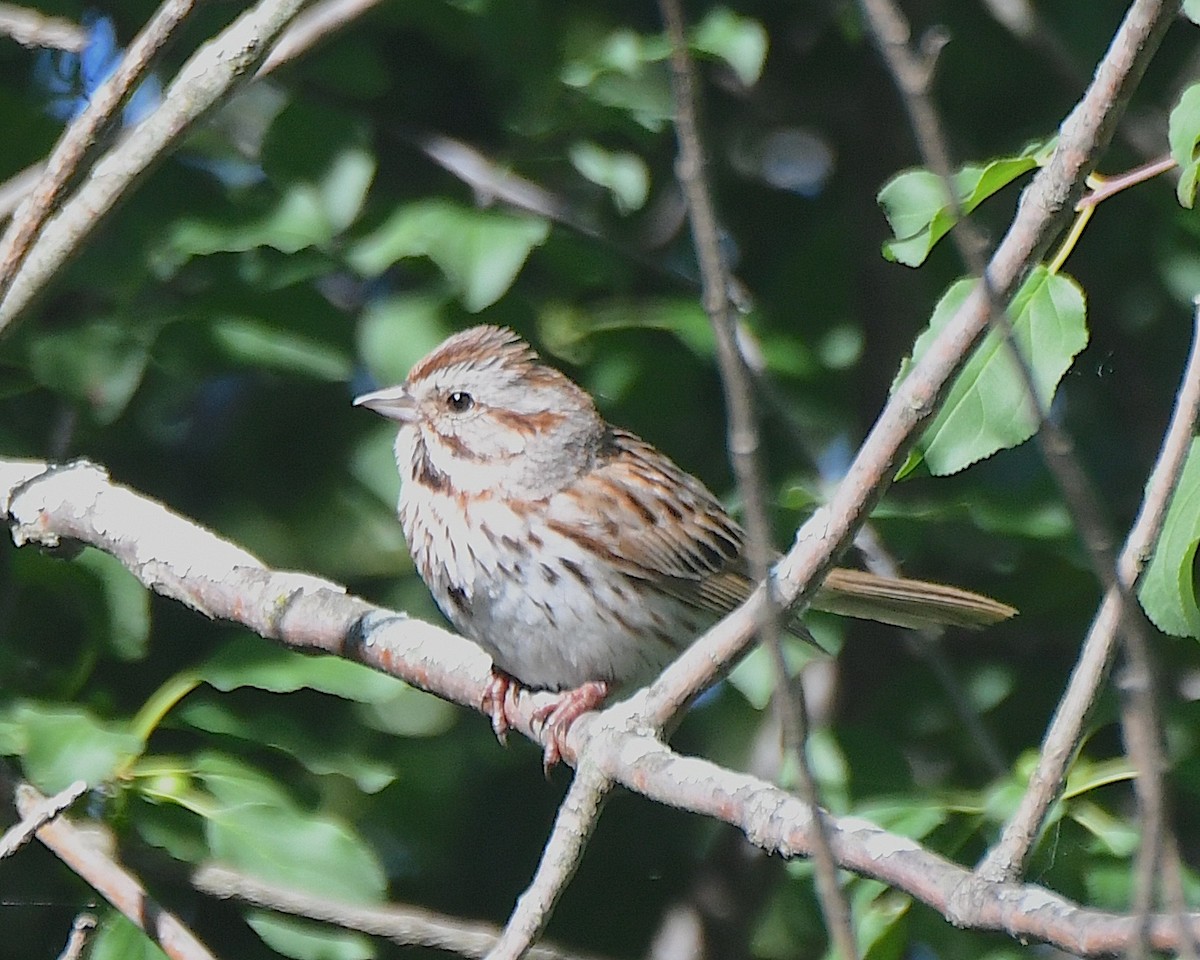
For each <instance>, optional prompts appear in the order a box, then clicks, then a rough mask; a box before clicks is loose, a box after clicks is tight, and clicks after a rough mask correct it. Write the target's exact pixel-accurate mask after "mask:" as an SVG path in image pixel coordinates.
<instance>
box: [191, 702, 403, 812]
mask: <svg viewBox="0 0 1200 960" xmlns="http://www.w3.org/2000/svg"><path fill="white" fill-rule="evenodd" d="M178 717H179V719H180V720H182V721H183V722H184V723H188V724H190V725H191V726H193V727H195V728H197V729H198V730H204V731H206V732H208V733H215V734H221V735H223V736H231V737H237V738H238V739H241V740H246V741H248V742H249V743H254V744H262V745H265V746H269V747H273V748H274V749H276V750H279V751H281V752H283V753H286V754H288V755H289V756H292V757H295V758H296V759H297V760H298V761H299V762H300V763H302V764H303V765H304V767H305V769H307V770H309V771H311V772H312V773H315V774H317V775H318V776H325V775H327V774H337V775H339V776H343V777H346V778H347V779H349V780H353V781H354V783H355V784H356V785H357V786H358V788H359V789H360V790H362V791H364V792H365V793H378V792H379V791H380V790H382V789H383V788H384V787H386V786H388V785H389V784H390V783H392V781H394V780H395V779H396V772H395V768H394V767H393V766H391V765H389V764H387V763H384V762H382V761H379V760H375V759H373V758H371V757H369V756H366V755H364V754H363V753H362V752H361V751H360V750H359V749H357V745H356V744H355V731H353V730H347V729H345V727H346V724H344V723H340V722H336V721H335V722H333V723H330V722H323V723H318V724H317V728H316V729H314V726H313V724H312V723H306V722H305V721H304V719H303V718H302V717H298V716H296V715H294V714H292V713H288V712H285V711H275V710H264V709H263V708H262V706H261V705H259V706H258V707H257V708H256V709H255V710H254V711H253V712H251V713H238V712H237V711H236V709H235V707H234V706H233V705H232V704H229V703H225V702H213V701H197V700H192V701H189V702H187V703H185V704H184V705H183V706H182V707H181V708H180V710H179V711H178ZM359 733H360V735H361V729H360V731H359Z"/></svg>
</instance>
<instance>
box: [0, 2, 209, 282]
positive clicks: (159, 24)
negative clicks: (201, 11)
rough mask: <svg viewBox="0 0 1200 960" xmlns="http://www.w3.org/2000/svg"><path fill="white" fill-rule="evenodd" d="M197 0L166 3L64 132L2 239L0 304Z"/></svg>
mask: <svg viewBox="0 0 1200 960" xmlns="http://www.w3.org/2000/svg"><path fill="white" fill-rule="evenodd" d="M195 6H196V0H164V3H163V5H162V6H161V7H159V8H158V10H157V11H156V12H155V14H154V16H153V17H151V18H150V20H149V21H148V22H147V23H146V25H145V26H144V27H143V28H142V30H141V32H140V33H139V34H138V35H137V36H136V37H135V38H134V40H133V43H131V44H130V45H129V49H128V50H126V51H125V55H124V56H123V57H122V58H121V62H120V63H119V64H118V65H117V68H116V69H115V70H114V71H113V72H112V73H111V74H110V75H109V77H108V79H106V80H105V81H104V82H103V83H102V84H100V86H99V88H98V89H97V90H96V91H95V92H94V93H92V94H91V96H90V97H89V98H88V104H87V106H86V107H85V108H84V110H83V112H82V113H80V114H79V116H77V117H76V118H75V119H74V120H72V121H71V123H70V124H69V125H68V126H67V128H66V130H64V131H63V133H62V136H61V137H59V138H58V143H57V144H55V146H54V149H53V150H52V151H51V152H50V156H49V158H48V159H47V160H46V166H45V168H44V170H43V171H42V176H41V179H40V180H39V181H38V183H37V186H35V187H34V188H33V190H32V191H30V193H29V194H28V196H26V198H25V200H24V201H23V202H22V203H21V205H20V206H19V207H18V208H17V212H16V214H15V215H14V216H13V219H12V223H10V224H9V225H8V229H7V230H6V231H5V232H4V237H3V239H0V302H3V298H4V295H5V293H7V291H8V288H9V287H10V286H11V285H12V280H13V277H14V276H15V275H16V272H17V270H18V269H20V266H21V263H22V261H23V260H24V259H25V257H26V255H27V254H28V253H29V248H30V245H31V244H32V243H33V240H34V238H35V237H36V236H37V234H38V231H39V230H41V228H42V225H43V224H45V222H46V220H47V219H49V217H50V214H51V213H53V212H54V207H55V205H56V204H57V203H58V200H59V198H60V197H61V196H62V194H63V191H64V190H66V188H67V184H68V183H69V182H70V181H71V179H72V178H74V177H75V175H76V174H77V173H78V171H79V169H80V167H81V165H82V163H83V159H84V157H85V155H86V154H87V153H88V151H90V150H91V149H93V148H94V147H95V145H96V143H97V142H98V141H99V139H100V134H101V132H102V131H103V130H104V129H105V128H106V127H107V126H108V125H109V124H110V123H111V122H112V121H113V118H114V117H116V115H117V111H118V110H120V109H121V104H123V103H124V102H125V101H126V100H127V99H129V97H130V96H131V95H132V94H133V91H134V90H136V89H137V86H138V84H139V83H141V82H142V80H143V79H144V78H145V77H146V75H147V74H148V73H149V72H150V66H151V64H153V63H154V61H155V59H156V58H157V57H158V55H159V54H160V53H161V52H162V50H163V48H164V47H165V46H166V45H167V43H169V42H170V41H171V40H172V39H173V38H174V36H175V34H176V33H177V32H178V30H179V27H180V24H182V23H183V21H184V20H185V19H186V18H187V17H188V15H189V14H190V13H191V12H192V10H193V9H195Z"/></svg>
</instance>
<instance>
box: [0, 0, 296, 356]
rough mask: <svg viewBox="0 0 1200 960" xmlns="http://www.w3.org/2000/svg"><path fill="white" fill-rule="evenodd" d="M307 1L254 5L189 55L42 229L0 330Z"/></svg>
mask: <svg viewBox="0 0 1200 960" xmlns="http://www.w3.org/2000/svg"><path fill="white" fill-rule="evenodd" d="M306 2H307V0H259V3H258V4H256V5H255V6H253V7H251V8H250V9H249V10H247V11H246V12H245V13H243V14H242V15H241V16H240V17H238V19H237V20H235V21H234V22H233V23H232V24H230V25H229V26H228V27H226V28H225V30H223V31H222V32H221V33H220V34H219V35H218V36H217V37H216V38H214V39H213V40H211V41H209V42H208V43H207V44H205V45H204V46H202V47H201V48H200V49H199V50H197V51H196V52H195V53H194V54H193V55H192V56H191V58H190V59H189V60H188V61H187V63H185V64H184V66H183V67H182V69H180V71H179V73H178V74H177V75H176V77H175V80H174V81H173V82H172V83H171V86H170V87H169V89H168V90H167V92H166V93H165V94H164V97H163V102H162V104H161V105H160V106H159V107H158V109H157V110H155V111H154V112H153V113H152V114H151V115H150V116H149V117H147V118H146V119H145V120H143V121H142V122H141V123H140V124H139V125H138V126H137V127H135V128H133V129H132V130H130V131H129V132H128V133H127V134H126V135H125V136H124V137H123V138H122V139H121V140H120V141H119V142H118V143H117V144H116V145H115V146H114V147H113V148H112V149H111V150H109V151H108V153H106V154H105V155H104V156H103V157H102V158H101V159H100V160H99V161H98V162H97V163H96V165H95V166H94V167H93V168H92V171H91V176H89V178H88V179H87V180H86V181H85V182H84V183H83V185H82V186H81V187H80V188H79V189H78V190H76V191H75V193H74V194H72V195H71V196H70V197H69V198H68V199H67V200H66V201H65V202H64V203H63V204H62V206H61V207H60V208H59V210H58V212H57V213H56V214H55V215H54V216H53V217H52V218H51V219H50V220H49V221H47V223H46V225H45V226H44V227H43V228H42V231H41V233H40V235H39V236H38V238H37V240H36V241H35V242H34V244H33V246H32V247H31V248H30V250H29V252H28V254H27V255H26V257H25V260H24V263H23V265H22V267H21V268H20V270H18V271H17V273H16V275H15V276H14V277H13V280H12V285H11V286H10V287H9V289H8V291H7V293H6V294H5V296H4V298H3V299H0V333H2V332H3V331H4V329H5V328H7V327H8V325H9V324H10V323H12V321H13V319H14V318H15V317H16V316H17V315H18V314H19V313H20V312H21V311H22V310H23V309H24V308H25V307H26V306H28V305H29V303H30V302H31V301H32V300H33V298H34V297H35V296H36V295H37V294H38V293H40V292H41V291H42V289H43V288H44V287H45V285H46V284H47V283H48V282H49V281H50V279H51V278H52V277H53V276H54V275H55V273H56V272H57V271H58V269H59V267H61V266H62V264H63V263H64V261H66V259H67V257H68V256H70V255H71V254H72V253H73V252H74V251H75V250H77V249H78V248H79V246H80V245H81V244H82V243H83V241H84V239H85V238H86V237H87V236H89V235H90V233H91V232H92V230H94V229H95V228H96V227H97V226H98V225H99V224H100V223H101V222H102V221H103V220H104V217H105V215H106V214H107V213H109V212H110V211H111V210H112V209H113V207H114V206H115V205H116V203H117V201H118V200H119V199H120V198H121V197H123V196H124V195H125V193H126V192H127V191H128V190H129V189H131V188H132V186H133V184H134V183H135V182H136V181H137V179H138V178H139V177H141V176H142V175H143V174H144V173H145V172H146V170H147V169H148V168H149V167H150V165H151V164H152V163H153V162H154V161H156V160H158V159H160V158H161V157H162V156H163V155H164V154H165V153H166V152H167V151H168V150H170V149H171V147H172V146H174V145H175V144H176V143H177V142H178V141H179V140H180V138H181V137H182V136H183V135H184V133H186V132H187V131H188V130H189V129H190V128H191V127H192V126H193V125H194V124H195V123H196V122H197V121H198V120H200V119H201V118H202V117H203V116H205V115H206V114H207V113H208V112H209V111H210V110H212V109H214V108H215V107H216V106H217V105H218V104H220V103H221V102H222V101H223V100H224V99H225V98H227V97H228V96H229V95H230V93H232V91H233V90H234V89H235V88H236V86H237V84H238V83H239V81H243V80H244V79H246V78H247V77H248V76H249V75H250V73H251V71H253V70H254V69H255V67H257V66H258V64H259V63H260V62H261V61H262V59H263V58H264V57H265V56H266V55H267V52H268V51H269V49H270V46H271V44H272V43H273V42H274V40H275V38H276V37H278V36H279V35H280V33H282V32H283V30H284V28H285V27H286V26H287V25H288V24H289V23H290V22H291V21H292V19H293V18H294V17H295V16H296V14H297V13H298V12H299V11H300V10H301V9H302V8H303V7H304V5H305V3H306Z"/></svg>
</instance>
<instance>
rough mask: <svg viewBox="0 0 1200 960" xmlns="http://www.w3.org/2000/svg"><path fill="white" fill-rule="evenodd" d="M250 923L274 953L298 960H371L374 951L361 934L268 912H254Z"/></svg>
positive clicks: (250, 916)
mask: <svg viewBox="0 0 1200 960" xmlns="http://www.w3.org/2000/svg"><path fill="white" fill-rule="evenodd" d="M246 923H248V924H249V925H250V926H251V927H252V928H253V930H254V932H255V933H257V934H258V935H259V936H260V937H262V940H263V943H265V944H266V945H267V946H268V947H270V948H271V949H272V950H274V951H276V952H277V953H281V954H283V955H284V956H285V957H296V958H297V960H370V958H371V957H374V956H375V947H374V945H373V944H372V943H371V941H370V940H369V939H368V938H367V937H365V936H363V935H362V934H361V933H352V932H351V931H349V930H342V929H340V928H338V927H331V926H326V925H324V924H320V923H314V922H313V921H311V920H301V919H299V918H298V917H285V916H282V915H281V914H278V913H268V912H266V911H265V910H251V911H249V912H248V913H247V914H246Z"/></svg>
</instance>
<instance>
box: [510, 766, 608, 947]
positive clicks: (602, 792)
mask: <svg viewBox="0 0 1200 960" xmlns="http://www.w3.org/2000/svg"><path fill="white" fill-rule="evenodd" d="M611 789H612V782H611V781H610V780H608V778H606V777H605V776H604V775H603V774H601V773H600V771H599V770H598V769H597V768H596V766H595V765H594V764H593V763H591V762H590V761H589V760H588V759H587V757H586V755H585V756H584V757H583V758H582V759H581V761H580V762H579V764H578V765H577V768H576V770H575V779H574V780H572V781H571V788H570V789H569V790H568V791H567V795H566V796H565V797H564V798H563V802H562V805H561V806H559V808H558V816H557V817H555V820H554V829H553V830H552V831H551V833H550V838H549V840H547V841H546V846H545V849H543V850H542V859H541V862H539V863H538V869H537V873H536V874H535V875H534V878H533V881H532V882H531V883H530V884H529V888H528V889H527V890H526V891H525V892H524V893H523V894H521V896H520V898H519V899H518V900H517V906H516V909H515V910H513V912H512V916H511V917H509V918H508V923H506V924H505V925H504V932H503V933H501V934H500V937H499V939H498V940H497V941H496V945H495V946H494V947H492V949H491V950H490V951H489V953H488V960H520V958H521V957H523V956H525V954H526V953H527V952H528V951H529V948H530V946H531V945H532V944H533V943H535V942H536V941H537V939H538V937H540V936H541V935H542V931H543V930H545V929H546V924H547V923H548V922H549V921H550V915H551V914H552V913H553V912H554V907H555V905H556V904H557V903H558V901H559V898H560V897H562V894H563V891H564V890H566V888H567V884H568V883H570V882H571V878H572V877H573V876H575V871H576V870H577V869H578V868H579V862H580V860H582V859H583V852H584V849H585V848H586V846H587V842H588V840H589V839H590V837H591V835H592V832H593V831H594V830H595V828H596V821H597V820H599V819H600V812H601V810H602V809H603V807H604V801H605V799H606V798H607V797H608V793H609V790H611Z"/></svg>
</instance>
